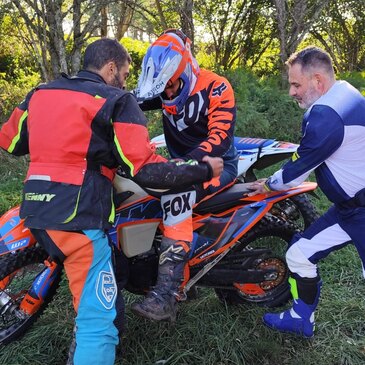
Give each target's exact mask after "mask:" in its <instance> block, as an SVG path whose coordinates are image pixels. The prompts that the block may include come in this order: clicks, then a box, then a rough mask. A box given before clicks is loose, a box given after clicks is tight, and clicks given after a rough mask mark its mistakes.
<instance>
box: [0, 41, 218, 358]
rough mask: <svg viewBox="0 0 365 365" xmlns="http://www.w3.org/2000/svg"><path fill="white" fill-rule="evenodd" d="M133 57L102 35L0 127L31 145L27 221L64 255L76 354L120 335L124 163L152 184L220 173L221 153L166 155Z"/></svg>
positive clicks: (106, 348) (1, 135) (16, 141)
mask: <svg viewBox="0 0 365 365" xmlns="http://www.w3.org/2000/svg"><path fill="white" fill-rule="evenodd" d="M130 62H131V58H130V56H129V54H128V52H127V51H126V50H125V48H124V47H123V46H122V45H121V44H120V43H119V42H117V41H116V40H112V39H108V38H103V39H99V40H97V41H95V42H93V43H91V44H90V45H89V46H88V47H87V48H86V51H85V55H84V69H83V70H81V71H80V72H79V73H78V74H77V75H76V76H73V77H70V76H68V75H65V74H63V75H62V76H61V77H60V78H59V79H57V80H54V81H51V82H50V83H48V84H41V85H39V86H38V87H36V88H35V89H33V90H32V91H31V92H30V93H29V94H28V95H27V96H26V98H25V100H24V101H23V102H22V103H21V104H20V105H19V106H18V107H16V108H15V110H14V111H13V113H12V114H11V116H10V118H9V120H8V121H7V122H6V123H5V124H4V125H3V126H2V128H1V131H0V147H1V148H3V149H4V150H5V151H7V152H9V153H11V154H14V155H25V154H29V155H30V164H29V169H28V172H27V176H26V178H25V183H24V189H23V201H22V204H21V209H20V216H21V218H23V219H25V226H26V227H29V228H30V229H31V232H32V233H33V235H34V236H35V238H36V239H37V240H38V242H39V243H40V244H41V245H43V246H44V248H45V249H46V250H47V251H48V253H49V254H50V256H51V258H52V259H53V260H55V261H57V262H59V263H62V264H63V265H64V268H65V271H66V274H67V277H68V280H69V286H70V290H71V293H72V295H73V304H74V308H75V311H76V313H77V316H76V326H75V328H76V332H75V339H76V348H75V349H74V351H72V352H71V356H72V358H70V359H69V363H73V364H75V365H84V364H88V365H91V364H97V365H99V364H106V365H111V364H113V363H114V359H115V346H116V345H117V343H118V324H119V323H120V318H119V316H120V314H121V313H117V312H118V311H117V309H116V307H117V304H116V303H117V301H118V298H120V295H121V294H120V293H118V287H117V283H116V279H115V273H114V268H113V260H112V250H111V247H110V245H109V241H108V238H107V235H106V234H105V230H106V229H108V228H110V227H111V225H112V224H113V222H114V217H115V209H114V203H113V186H112V181H113V177H114V174H115V170H116V168H117V167H119V166H120V167H121V169H122V170H123V171H124V172H125V174H126V175H127V176H129V177H130V178H132V179H134V180H135V181H136V182H137V183H138V184H140V185H141V186H143V187H148V188H162V189H169V188H172V187H174V188H177V187H184V186H190V185H191V184H194V183H199V182H204V181H209V180H210V179H212V178H213V177H216V176H219V175H220V173H221V171H222V167H223V162H222V160H221V159H219V158H209V157H208V158H206V159H205V161H202V160H200V161H199V162H198V161H196V160H190V161H187V162H181V161H180V162H177V161H167V160H166V159H165V158H163V157H161V156H159V155H156V154H155V152H154V149H153V148H152V147H151V145H150V140H149V136H148V131H147V128H146V123H147V121H146V118H145V116H144V114H143V112H142V111H141V110H140V108H139V107H138V104H137V102H136V100H135V97H134V96H133V95H132V94H131V93H129V92H127V91H125V90H123V88H124V85H125V80H126V78H127V76H128V73H129V65H130Z"/></svg>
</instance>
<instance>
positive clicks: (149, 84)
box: [132, 29, 238, 320]
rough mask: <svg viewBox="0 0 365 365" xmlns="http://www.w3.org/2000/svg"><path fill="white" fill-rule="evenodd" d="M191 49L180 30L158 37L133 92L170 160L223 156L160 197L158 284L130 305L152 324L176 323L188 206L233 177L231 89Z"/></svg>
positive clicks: (185, 272)
mask: <svg viewBox="0 0 365 365" xmlns="http://www.w3.org/2000/svg"><path fill="white" fill-rule="evenodd" d="M190 47H191V41H190V39H189V38H188V37H187V36H186V35H185V34H184V33H183V32H181V31H180V30H177V29H168V30H166V31H165V32H163V33H162V35H161V36H160V37H159V38H158V39H157V40H156V41H155V42H154V43H152V45H151V46H150V47H149V49H148V50H147V53H146V55H145V57H144V59H143V62H142V71H141V74H140V77H139V80H138V85H137V88H136V90H134V92H135V95H136V97H137V100H138V102H139V103H140V106H141V108H142V110H151V109H162V115H163V128H164V134H165V138H166V144H167V148H168V151H169V153H170V155H171V157H172V158H175V159H181V160H182V161H187V160H189V159H196V160H198V161H201V160H202V159H203V158H204V157H205V156H214V157H222V158H223V161H224V169H223V172H222V174H221V175H220V176H219V177H217V178H214V179H212V180H211V181H209V182H208V183H204V184H200V185H196V186H194V187H191V188H190V189H188V190H186V191H179V192H178V191H175V192H171V191H170V192H169V194H164V195H162V197H161V206H162V209H163V213H164V216H163V225H164V232H163V239H162V242H161V251H160V260H159V271H158V278H157V283H156V286H155V287H154V288H153V290H152V291H150V292H149V293H148V294H147V296H146V297H145V299H144V300H143V301H142V302H140V303H134V304H133V305H132V310H133V312H134V313H136V314H138V315H141V316H143V317H146V318H149V319H153V320H175V317H176V311H177V302H178V301H179V300H182V299H183V298H184V295H183V287H184V284H185V283H186V282H187V280H188V279H189V269H188V265H186V262H187V258H188V256H189V252H190V247H191V245H192V244H194V237H193V226H192V208H193V206H194V205H195V204H197V203H198V202H200V201H202V200H203V199H207V198H208V196H210V195H212V194H215V193H217V192H218V191H220V190H222V189H224V188H226V187H228V186H230V185H231V184H233V182H234V180H235V178H236V176H237V161H238V155H237V151H236V149H235V147H234V144H233V140H234V138H233V132H234V126H235V119H236V106H235V100H234V93H233V89H232V87H231V85H230V83H229V82H228V81H227V79H226V78H224V77H222V76H219V75H217V74H216V73H214V72H211V71H208V70H204V69H200V68H199V66H198V63H197V61H196V60H195V58H194V57H193V56H192V53H191V48H190Z"/></svg>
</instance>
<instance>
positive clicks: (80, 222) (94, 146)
mask: <svg viewBox="0 0 365 365" xmlns="http://www.w3.org/2000/svg"><path fill="white" fill-rule="evenodd" d="M0 147H2V148H3V149H5V150H6V151H8V152H9V153H12V154H14V155H24V154H28V153H29V154H30V165H29V169H28V173H27V176H26V179H25V184H24V190H23V202H22V205H21V213H20V214H21V217H22V218H25V223H26V225H27V226H28V227H32V228H39V229H55V230H80V229H105V228H109V227H110V226H111V224H112V223H113V221H114V205H113V189H112V180H113V177H114V172H115V168H116V167H118V166H119V165H120V166H121V167H122V169H123V170H124V172H125V173H126V174H127V176H129V177H132V178H133V179H135V181H136V182H137V183H139V184H140V185H142V186H147V187H151V188H169V187H177V186H179V187H180V186H184V185H186V186H189V185H191V184H193V183H198V182H203V181H206V180H209V179H210V178H211V177H212V171H211V168H210V166H209V165H208V164H206V163H197V162H196V161H191V162H188V163H185V164H182V163H181V162H180V163H179V164H180V166H178V163H177V162H173V161H171V162H166V159H165V158H163V157H161V156H158V155H156V154H155V153H154V149H153V148H152V147H151V146H150V141H149V137H148V131H147V128H146V118H145V116H144V114H143V113H142V111H141V110H140V108H139V107H138V104H137V102H136V100H135V98H134V96H132V94H130V93H128V92H126V91H123V90H120V89H118V88H115V87H111V86H108V85H106V84H105V82H104V80H103V79H102V78H101V77H100V76H99V75H98V74H95V73H93V72H89V71H80V72H79V74H78V75H77V77H69V76H67V75H62V77H60V78H59V79H57V80H55V81H52V82H50V83H48V84H41V85H39V86H38V87H37V88H35V89H34V90H32V91H31V92H30V93H29V94H28V95H27V97H26V98H25V100H24V101H23V102H22V103H21V104H20V105H19V106H18V107H17V108H16V109H15V110H14V111H13V113H12V115H11V116H10V119H9V120H8V121H7V122H6V123H5V124H4V125H3V127H2V129H1V132H0ZM198 180H199V181H198Z"/></svg>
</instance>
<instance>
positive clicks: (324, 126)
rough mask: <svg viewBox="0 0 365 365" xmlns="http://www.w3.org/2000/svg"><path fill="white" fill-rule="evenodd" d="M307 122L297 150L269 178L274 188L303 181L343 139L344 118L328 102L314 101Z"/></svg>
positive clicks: (294, 184)
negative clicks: (324, 103) (319, 103)
mask: <svg viewBox="0 0 365 365" xmlns="http://www.w3.org/2000/svg"><path fill="white" fill-rule="evenodd" d="M304 123H305V127H304V133H303V137H302V140H301V142H300V145H299V147H298V150H297V152H295V153H294V154H293V156H292V158H291V160H290V161H288V162H287V163H286V164H284V165H283V167H282V168H281V169H280V170H279V171H277V172H276V173H275V174H273V176H271V177H270V179H269V180H268V185H269V187H270V188H271V189H273V190H285V189H288V188H291V187H293V186H297V185H299V184H301V183H302V182H303V181H304V180H305V179H306V178H307V177H308V176H309V174H310V173H311V172H312V171H313V170H314V169H315V168H316V167H317V166H319V165H321V164H322V163H324V162H325V161H326V159H327V158H328V157H330V156H331V155H332V154H333V153H334V152H335V151H336V150H337V149H338V148H339V147H340V146H341V144H342V142H343V139H344V125H343V122H342V119H341V118H340V117H339V115H338V114H337V113H336V112H335V111H334V110H333V109H332V108H330V107H328V106H325V105H315V106H314V107H313V108H312V109H311V111H310V113H309V115H308V117H307V118H306V119H305V120H304Z"/></svg>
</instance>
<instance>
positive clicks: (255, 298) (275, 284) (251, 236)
mask: <svg viewBox="0 0 365 365" xmlns="http://www.w3.org/2000/svg"><path fill="white" fill-rule="evenodd" d="M295 232H296V231H295V229H294V226H292V225H289V224H287V223H285V222H283V221H281V220H279V219H277V218H275V217H270V219H269V220H267V219H264V220H262V221H261V222H260V223H259V224H258V225H257V226H255V227H254V228H253V229H252V230H251V231H249V232H248V233H247V234H246V235H245V236H244V237H243V238H241V244H240V245H239V247H238V249H239V251H241V252H243V251H247V250H254V249H259V248H261V249H262V248H268V249H270V250H271V253H269V254H264V255H262V256H260V257H258V258H257V259H256V260H255V261H254V263H253V265H252V267H251V268H250V269H253V270H264V271H267V274H265V280H264V281H262V282H260V283H234V284H233V287H232V288H230V289H215V291H216V294H217V296H218V298H219V299H220V300H222V301H225V302H227V303H228V304H247V303H252V304H257V305H262V306H267V307H276V306H280V305H283V304H285V303H287V302H288V300H289V299H290V288H289V284H288V277H289V270H288V267H287V265H286V262H285V252H286V249H287V246H288V243H289V242H290V240H291V238H292V236H293V234H294V233H295ZM236 252H237V250H236ZM245 269H246V268H245Z"/></svg>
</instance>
